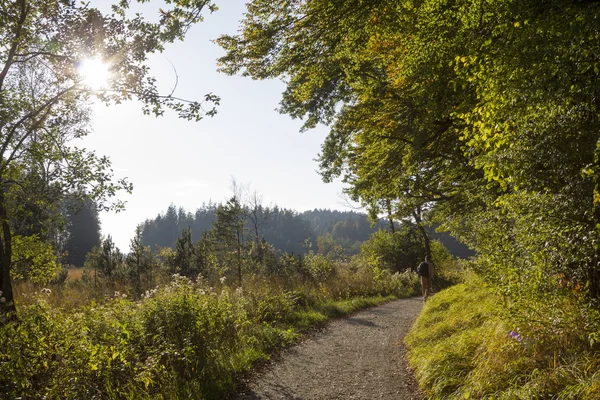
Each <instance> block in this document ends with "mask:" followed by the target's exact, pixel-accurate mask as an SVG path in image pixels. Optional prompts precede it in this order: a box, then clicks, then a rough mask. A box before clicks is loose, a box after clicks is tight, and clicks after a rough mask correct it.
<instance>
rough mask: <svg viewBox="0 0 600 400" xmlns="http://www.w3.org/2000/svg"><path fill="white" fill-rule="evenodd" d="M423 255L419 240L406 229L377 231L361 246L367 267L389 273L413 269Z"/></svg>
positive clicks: (414, 233)
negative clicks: (388, 271)
mask: <svg viewBox="0 0 600 400" xmlns="http://www.w3.org/2000/svg"><path fill="white" fill-rule="evenodd" d="M424 254H425V249H424V248H423V244H422V242H421V240H420V238H419V237H418V236H417V234H416V232H415V231H414V230H412V229H408V228H405V229H403V230H401V231H396V232H389V231H384V230H379V231H377V232H375V233H374V234H372V235H371V237H370V238H369V240H368V241H366V242H364V243H363V244H362V246H361V255H362V256H363V257H365V261H366V262H367V263H368V264H369V265H371V266H372V267H374V268H379V269H385V270H390V271H404V270H406V269H414V268H416V265H417V264H418V263H419V261H420V260H421V259H422V258H423V257H424Z"/></svg>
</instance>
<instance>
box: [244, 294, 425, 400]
mask: <svg viewBox="0 0 600 400" xmlns="http://www.w3.org/2000/svg"><path fill="white" fill-rule="evenodd" d="M422 305H423V302H422V300H421V298H410V299H402V300H396V301H393V302H390V303H387V304H384V305H381V306H378V307H374V308H370V309H367V310H365V311H361V312H358V313H356V314H353V315H352V316H350V317H348V318H345V319H339V320H335V321H333V322H331V323H329V324H328V325H327V326H326V327H325V328H324V329H323V330H321V331H319V332H316V333H314V334H312V335H309V337H308V338H307V339H306V340H304V341H303V342H301V343H300V344H298V345H296V346H294V347H292V348H290V349H288V350H286V351H284V352H283V354H282V355H281V356H280V357H278V358H277V360H275V361H273V362H271V363H270V364H269V365H268V366H266V368H264V369H263V370H262V371H261V372H260V373H258V374H257V376H254V377H252V378H251V379H250V380H249V382H248V383H247V387H245V388H244V389H243V390H242V391H241V393H239V395H238V397H237V400H257V399H272V400H274V399H289V400H318V399H319V400H321V399H322V400H325V399H327V400H334V399H344V400H351V399H352V400H372V399H398V400H409V399H410V400H421V399H424V396H423V394H422V393H421V392H420V391H419V390H418V387H417V383H416V380H415V377H414V374H413V372H412V371H411V370H410V369H409V367H408V364H407V362H406V357H405V353H406V349H405V347H404V344H403V339H404V336H405V335H406V333H407V332H408V330H409V328H410V327H411V325H412V324H413V322H414V320H415V318H416V317H417V315H418V314H419V312H420V311H421V307H422Z"/></svg>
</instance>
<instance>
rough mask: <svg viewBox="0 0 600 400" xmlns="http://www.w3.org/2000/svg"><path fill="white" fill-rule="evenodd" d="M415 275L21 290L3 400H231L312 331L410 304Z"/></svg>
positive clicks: (2, 365)
mask: <svg viewBox="0 0 600 400" xmlns="http://www.w3.org/2000/svg"><path fill="white" fill-rule="evenodd" d="M413 275H414V274H412V273H405V274H395V275H385V276H383V275H382V276H380V277H379V278H378V279H379V280H378V281H377V280H376V279H375V276H374V274H373V271H372V269H370V268H363V269H359V270H354V269H353V268H350V267H349V266H347V265H337V266H335V267H334V265H333V264H331V271H330V272H329V278H327V279H325V278H323V279H322V281H320V282H314V281H313V280H306V281H300V280H296V281H290V280H288V278H287V277H271V278H268V279H266V278H264V277H260V276H250V275H249V276H247V277H246V280H245V281H244V282H243V288H241V287H240V288H231V287H229V286H227V285H225V284H223V283H222V282H218V281H217V282H216V283H213V284H212V286H211V284H210V283H209V282H207V281H205V280H204V279H202V278H198V279H196V280H191V279H188V278H185V277H181V276H178V275H175V276H173V277H172V279H171V282H169V283H168V284H165V285H163V286H161V287H157V288H153V289H149V290H147V291H146V292H145V293H144V294H143V296H142V298H141V299H140V300H138V301H133V300H132V298H131V296H127V292H128V287H127V286H123V287H122V288H121V287H120V286H119V285H120V283H119V282H112V281H111V282H109V281H105V279H98V280H97V281H96V283H95V284H94V280H93V277H89V276H86V280H84V279H80V280H76V281H73V282H68V283H67V285H65V286H64V287H56V288H53V290H51V291H50V290H47V289H38V288H35V286H31V284H30V286H21V287H20V293H19V297H18V300H19V301H18V305H19V310H18V311H19V318H20V320H19V322H18V323H7V324H6V325H4V326H2V327H0V337H2V341H3V342H2V343H3V346H1V347H0V398H19V397H21V398H27V399H42V398H46V399H127V398H135V399H171V398H206V399H216V398H222V397H223V396H224V395H225V394H226V393H227V392H229V391H231V390H232V389H233V388H234V387H235V384H236V382H237V381H238V379H239V377H240V376H241V374H243V373H246V372H247V371H248V370H249V369H250V368H252V366H253V365H255V364H256V363H257V362H260V361H263V360H266V359H268V358H269V354H270V353H271V352H273V351H276V350H277V349H280V348H281V347H283V346H286V345H289V344H290V343H292V342H293V341H294V340H296V339H297V338H298V337H299V336H300V334H301V333H302V332H304V331H306V330H307V329H310V328H311V327H313V326H315V325H317V324H322V323H323V322H324V321H326V320H327V319H328V318H330V317H336V316H341V315H344V314H345V313H348V312H352V311H355V310H357V309H360V308H364V307H367V306H372V305H375V304H379V303H381V302H383V301H386V300H389V299H390V298H391V297H389V295H396V296H398V295H408V294H410V293H412V288H411V287H404V285H409V286H410V285H413V284H414V281H415V280H416V277H415V276H413ZM95 285H97V286H95ZM413 286H414V285H413ZM115 288H116V289H118V291H115ZM109 289H112V291H111V292H108V290H109ZM34 291H36V292H34ZM82 304H84V305H82Z"/></svg>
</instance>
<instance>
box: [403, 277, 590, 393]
mask: <svg viewBox="0 0 600 400" xmlns="http://www.w3.org/2000/svg"><path fill="white" fill-rule="evenodd" d="M507 302H508V303H510V300H508V298H506V297H505V298H502V297H499V296H498V295H496V294H494V293H493V292H492V290H491V288H489V287H488V286H486V284H485V283H484V281H483V280H481V279H480V278H478V277H476V276H475V275H474V274H470V275H468V276H467V278H466V280H465V282H464V283H461V284H459V285H456V286H454V287H452V288H450V289H447V290H445V291H443V292H440V293H439V294H436V295H435V296H433V297H431V298H430V300H429V301H428V302H427V303H426V305H425V308H424V309H423V312H422V314H421V315H420V316H419V318H418V319H417V321H416V323H415V325H414V326H413V327H412V329H411V332H410V333H409V335H408V336H407V337H406V343H407V345H408V347H409V360H410V363H411V365H412V366H413V368H414V369H415V373H416V375H417V379H418V380H419V383H420V385H421V387H422V388H423V389H424V390H425V391H426V393H427V395H428V396H429V397H430V398H432V399H465V398H494V399H547V398H558V399H585V398H595V397H597V396H598V394H599V393H600V392H598V390H599V389H600V388H599V387H598V384H597V376H598V371H599V369H600V364H599V363H598V362H597V357H595V354H597V353H596V349H595V345H594V346H590V343H589V342H588V337H589V335H590V334H591V333H592V332H597V331H598V328H599V327H600V325H599V324H600V314H598V312H597V311H595V310H590V309H588V310H586V311H585V313H584V314H583V315H581V314H580V315H577V316H575V315H574V314H576V313H578V312H580V311H581V310H582V308H581V305H580V304H577V303H578V300H577V299H576V298H572V297H571V298H563V302H562V303H560V304H558V303H553V304H549V305H548V306H547V307H543V308H539V309H538V310H537V312H536V313H535V314H529V315H527V316H526V317H527V319H528V320H529V325H523V324H522V321H515V320H513V319H512V318H511V316H510V315H509V314H508V313H506V309H505V307H506V305H507ZM538 305H540V304H538ZM577 310H579V311H577ZM557 315H563V317H564V318H569V317H566V316H567V315H571V317H570V318H569V321H568V322H567V321H566V320H564V319H561V320H559V319H556V318H557Z"/></svg>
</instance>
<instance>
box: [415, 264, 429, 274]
mask: <svg viewBox="0 0 600 400" xmlns="http://www.w3.org/2000/svg"><path fill="white" fill-rule="evenodd" d="M417 274H418V275H419V276H429V264H427V262H425V261H422V262H421V264H419V266H418V267H417Z"/></svg>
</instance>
